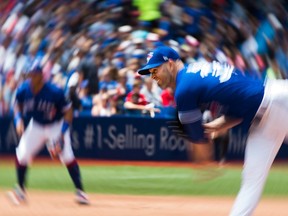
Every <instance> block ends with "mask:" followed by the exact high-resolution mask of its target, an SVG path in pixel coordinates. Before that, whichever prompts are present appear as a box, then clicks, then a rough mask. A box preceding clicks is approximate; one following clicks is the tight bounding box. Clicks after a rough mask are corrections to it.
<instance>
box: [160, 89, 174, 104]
mask: <svg viewBox="0 0 288 216" xmlns="http://www.w3.org/2000/svg"><path fill="white" fill-rule="evenodd" d="M173 93H174V92H173V90H172V88H170V87H168V88H166V89H164V90H163V91H162V93H161V97H162V104H163V107H175V100H174V95H173Z"/></svg>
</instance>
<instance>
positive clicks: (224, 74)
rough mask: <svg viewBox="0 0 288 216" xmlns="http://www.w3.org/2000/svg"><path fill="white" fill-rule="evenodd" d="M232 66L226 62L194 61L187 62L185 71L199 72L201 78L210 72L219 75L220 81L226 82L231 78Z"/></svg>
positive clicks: (215, 75)
mask: <svg viewBox="0 0 288 216" xmlns="http://www.w3.org/2000/svg"><path fill="white" fill-rule="evenodd" d="M233 70H234V67H233V66H231V65H228V64H220V63H219V62H216V61H213V62H212V63H210V62H196V63H192V64H189V66H188V68H187V73H200V76H201V77H202V78H204V77H207V76H208V75H209V74H211V75H212V76H214V77H219V81H220V83H223V82H226V81H227V80H229V79H230V78H231V75H232V72H233Z"/></svg>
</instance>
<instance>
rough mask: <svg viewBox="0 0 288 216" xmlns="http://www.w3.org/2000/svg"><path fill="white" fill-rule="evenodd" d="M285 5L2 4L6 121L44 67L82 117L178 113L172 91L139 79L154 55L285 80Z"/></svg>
mask: <svg viewBox="0 0 288 216" xmlns="http://www.w3.org/2000/svg"><path fill="white" fill-rule="evenodd" d="M287 8H288V4H287V2H286V1H284V0H283V1H280V0H279V1H270V0H259V1H250V0H105V1H103V0H82V1H81V0H78V1H73V0H27V1H20V0H18V1H16V0H1V2H0V14H1V15H0V56H1V58H0V116H4V115H11V112H12V108H13V101H14V99H13V98H14V96H15V91H16V88H17V86H19V85H20V84H21V83H22V82H23V80H25V77H26V76H25V74H26V72H27V70H28V68H29V65H30V64H31V62H32V61H34V60H35V59H38V60H39V59H40V60H41V63H42V66H43V74H44V78H45V80H47V81H48V80H50V81H52V82H54V83H55V84H57V85H58V86H59V87H61V88H63V89H64V90H65V93H66V94H67V97H69V98H70V100H71V101H72V105H73V108H74V110H75V114H77V115H80V114H83V113H84V114H88V115H92V116H111V115H117V114H121V115H122V114H125V115H148V116H151V117H154V116H155V115H160V116H169V115H172V114H173V111H174V108H175V102H174V98H173V92H172V90H171V89H170V88H167V89H163V90H162V89H159V87H157V84H155V83H154V81H153V80H152V79H150V78H149V76H148V77H144V78H143V77H140V76H138V75H137V69H139V68H140V67H141V66H142V65H144V64H145V63H146V54H147V53H148V52H149V50H151V49H153V48H155V47H157V46H161V45H163V44H165V45H169V46H171V47H173V48H174V49H175V50H176V51H178V52H179V54H180V56H181V58H182V60H183V61H184V62H186V63H192V62H194V61H213V60H217V61H220V62H227V63H229V64H232V65H234V66H236V67H238V68H239V69H240V70H241V71H242V72H243V74H244V75H246V76H251V77H253V78H255V79H261V80H263V81H265V80H266V79H286V78H287V77H288V41H287V40H288V39H287V38H288V37H287V36H288V34H287V33H288V31H287V29H288V16H287V15H288V14H287Z"/></svg>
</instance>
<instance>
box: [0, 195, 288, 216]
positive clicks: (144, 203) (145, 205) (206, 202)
mask: <svg viewBox="0 0 288 216" xmlns="http://www.w3.org/2000/svg"><path fill="white" fill-rule="evenodd" d="M5 193H6V192H5V191H0V215H1V216H19V215H21V216H28V215H29V216H34V215H35V216H66V215H67V216H68V215H73V216H83V215H85V216H90V215H91V216H92V215H97V216H180V215H181V216H193V215H201V216H212V215H213V216H225V215H228V214H229V210H230V208H231V206H232V204H233V200H234V199H233V198H225V197H224V198H223V197H221V198H219V197H175V196H173V197H163V196H127V195H100V194H90V195H89V197H90V199H91V205H90V206H80V205H77V204H76V203H75V202H74V200H73V199H74V197H73V194H72V193H64V192H46V191H45V192H43V191H30V192H29V203H27V204H25V205H20V206H14V205H12V204H11V202H10V200H9V199H8V198H7V197H6V194H5ZM287 203H288V198H275V199H274V198H273V199H272V198H265V199H262V200H261V202H260V205H259V206H258V208H257V210H256V212H255V216H273V215H285V212H286V213H287V209H288V208H287Z"/></svg>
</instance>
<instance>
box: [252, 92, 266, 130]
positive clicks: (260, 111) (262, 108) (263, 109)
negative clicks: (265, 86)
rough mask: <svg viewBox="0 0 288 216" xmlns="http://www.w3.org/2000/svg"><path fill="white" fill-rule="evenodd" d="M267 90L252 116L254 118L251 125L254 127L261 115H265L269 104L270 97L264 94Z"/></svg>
mask: <svg viewBox="0 0 288 216" xmlns="http://www.w3.org/2000/svg"><path fill="white" fill-rule="evenodd" d="M266 93H267V92H266V91H265V93H264V96H263V99H262V102H261V104H260V106H259V108H258V110H257V112H256V114H255V116H254V119H253V121H252V126H253V127H255V126H257V125H258V124H259V123H260V121H261V120H262V118H263V116H264V115H265V113H266V111H267V109H268V107H269V104H270V98H269V97H268V95H267V94H266Z"/></svg>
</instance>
